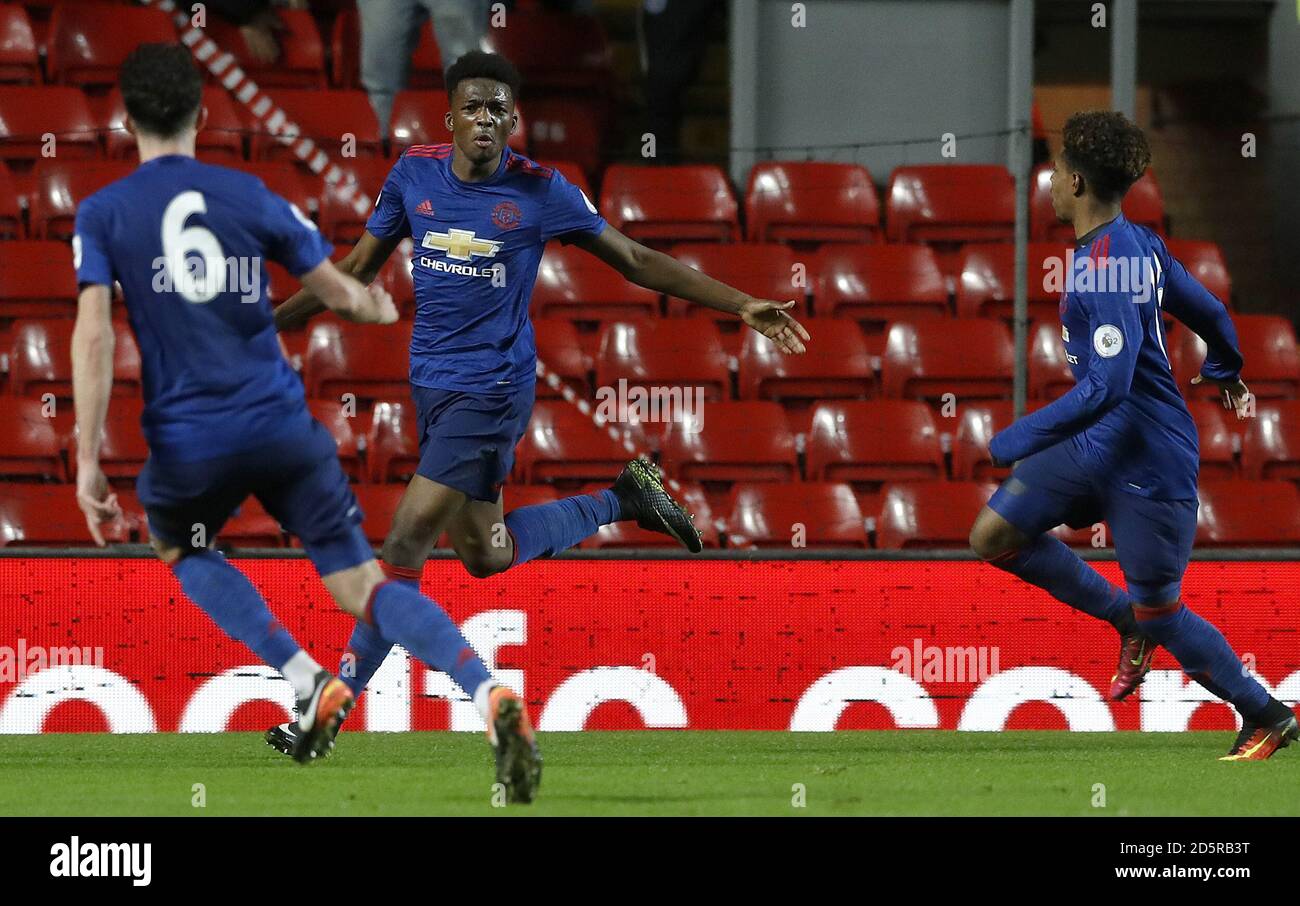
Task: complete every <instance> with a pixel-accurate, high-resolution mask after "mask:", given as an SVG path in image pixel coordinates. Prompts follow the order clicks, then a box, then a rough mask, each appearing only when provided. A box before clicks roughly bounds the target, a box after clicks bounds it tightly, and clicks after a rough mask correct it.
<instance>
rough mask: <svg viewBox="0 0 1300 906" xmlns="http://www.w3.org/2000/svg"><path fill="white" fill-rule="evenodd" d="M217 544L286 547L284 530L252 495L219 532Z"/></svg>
mask: <svg viewBox="0 0 1300 906" xmlns="http://www.w3.org/2000/svg"><path fill="white" fill-rule="evenodd" d="M217 542H218V543H219V544H222V545H230V546H231V547H284V546H285V540H284V529H282V528H281V527H280V523H278V522H276V521H275V517H274V516H272V515H271V514H270V513H268V512H267V511H266V508H265V507H263V506H262V504H261V503H260V502H259V501H258V499H257V498H256V497H253V496H251V495H250V496H249V497H247V498H246V499H245V500H244V502H243V503H241V504H240V505H239V508H238V509H237V510H235V512H234V513H232V514H231V516H230V518H229V519H227V520H226V524H225V525H223V526H222V527H221V529H220V531H218V532H217Z"/></svg>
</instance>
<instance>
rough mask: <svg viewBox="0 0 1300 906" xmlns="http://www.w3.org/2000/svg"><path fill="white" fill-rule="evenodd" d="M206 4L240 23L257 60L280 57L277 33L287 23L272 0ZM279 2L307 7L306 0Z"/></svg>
mask: <svg viewBox="0 0 1300 906" xmlns="http://www.w3.org/2000/svg"><path fill="white" fill-rule="evenodd" d="M207 5H208V10H209V11H210V12H212V13H213V14H214V15H217V16H220V17H221V18H222V19H225V20H226V21H227V22H230V23H231V24H233V25H238V26H239V31H240V34H242V35H243V36H244V43H245V44H247V45H248V52H249V53H250V54H251V55H252V56H253V59H255V60H257V62H259V63H263V64H267V65H269V64H271V63H274V62H275V61H276V60H278V59H280V42H279V41H278V40H277V39H276V37H275V33H276V32H277V31H283V30H284V23H283V22H281V21H280V20H279V18H278V17H277V16H276V15H275V10H273V9H272V8H271V0H207ZM279 5H280V6H285V7H288V8H289V9H306V8H307V0H283V2H281V3H280V4H279Z"/></svg>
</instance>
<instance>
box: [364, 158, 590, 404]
mask: <svg viewBox="0 0 1300 906" xmlns="http://www.w3.org/2000/svg"><path fill="white" fill-rule="evenodd" d="M451 155H452V146H451V145H449V144H448V145H415V146H413V147H411V148H408V149H407V150H406V152H405V153H404V154H403V155H402V157H401V158H400V159H399V160H398V161H397V163H396V164H395V165H394V166H393V169H392V171H391V172H390V173H389V174H388V178H387V179H386V180H385V182H384V187H383V190H382V191H381V192H380V194H379V199H378V201H377V202H376V204H375V210H374V212H373V213H372V214H371V215H370V219H369V221H368V222H367V224H366V229H367V230H368V231H369V232H370V233H372V234H373V235H375V236H377V237H379V238H381V239H391V238H394V237H399V236H400V237H403V238H404V237H407V236H410V237H411V239H412V241H413V243H414V249H413V251H412V254H411V259H412V280H413V283H414V287H415V306H416V309H415V325H414V328H413V330H412V333H411V365H410V375H411V383H412V384H415V385H417V386H420V387H430V388H434V389H438V390H459V391H464V392H470V393H485V392H492V391H498V392H499V391H502V390H505V389H510V388H514V387H520V386H526V385H530V384H532V383H533V382H534V381H535V380H536V367H537V346H536V343H535V341H534V339H533V326H532V322H531V321H529V319H528V301H529V298H530V297H531V296H532V291H533V282H534V281H535V280H536V278H537V266H538V264H539V263H540V262H541V259H542V251H543V249H544V248H545V245H546V243H547V241H548V240H550V239H553V238H555V237H557V236H559V237H563V236H565V235H566V234H572V233H590V234H599V233H600V232H601V230H603V229H604V228H605V219H604V218H603V217H601V216H600V214H599V213H598V212H597V211H596V207H595V205H593V204H592V203H591V199H589V198H587V196H586V194H585V193H583V191H582V190H581V189H579V188H578V187H577V186H575V185H573V184H572V183H571V182H569V181H568V180H566V179H565V178H564V177H563V176H561V175H560V174H559V173H558V172H556V171H555V170H552V169H551V168H549V167H543V166H540V165H539V164H536V163H534V162H533V161H531V160H529V159H528V158H526V157H523V156H521V155H518V154H515V153H514V152H513V151H511V150H510V149H508V148H507V149H506V150H505V151H504V152H503V153H502V155H501V163H500V165H499V166H498V168H497V171H496V173H495V174H493V176H492V177H491V178H489V179H486V180H483V181H482V182H463V181H462V180H461V179H460V178H459V177H457V176H456V174H455V173H453V172H452V169H451Z"/></svg>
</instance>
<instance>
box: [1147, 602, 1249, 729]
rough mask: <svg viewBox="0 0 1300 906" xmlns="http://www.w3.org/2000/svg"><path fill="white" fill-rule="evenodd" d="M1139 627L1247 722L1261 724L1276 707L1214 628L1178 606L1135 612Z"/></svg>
mask: <svg viewBox="0 0 1300 906" xmlns="http://www.w3.org/2000/svg"><path fill="white" fill-rule="evenodd" d="M1133 613H1134V614H1135V616H1136V617H1137V621H1138V626H1139V627H1140V628H1141V630H1142V633H1143V634H1144V635H1145V636H1147V638H1149V639H1151V640H1152V641H1154V642H1156V643H1158V644H1160V645H1162V646H1164V648H1165V650H1167V651H1168V652H1169V653H1170V654H1172V655H1173V656H1174V657H1175V658H1176V659H1177V661H1178V663H1179V664H1180V665H1181V666H1182V668H1183V672H1184V673H1186V674H1187V675H1188V676H1190V677H1191V678H1192V679H1194V680H1196V682H1198V683H1200V684H1201V685H1202V686H1204V687H1205V688H1206V689H1209V690H1210V691H1211V692H1213V693H1214V694H1215V695H1217V696H1218V697H1219V698H1222V699H1224V700H1226V701H1228V702H1229V703H1231V704H1232V706H1233V707H1235V708H1236V709H1237V710H1238V711H1239V712H1241V716H1242V717H1243V718H1245V719H1246V720H1251V721H1255V722H1257V723H1258V722H1260V721H1259V720H1258V718H1260V717H1261V715H1263V714H1264V712H1265V711H1266V710H1267V709H1268V706H1269V705H1270V704H1271V703H1272V700H1273V697H1272V696H1271V695H1269V694H1268V690H1267V689H1265V688H1264V687H1263V686H1261V685H1260V684H1259V681H1258V680H1256V679H1255V678H1254V677H1253V676H1251V675H1250V674H1249V673H1248V672H1247V671H1246V668H1245V667H1244V666H1242V663H1241V660H1240V659H1239V658H1238V657H1237V655H1236V654H1235V653H1233V650H1232V646H1231V645H1229V644H1228V640H1227V639H1225V638H1224V637H1223V633H1221V632H1219V630H1218V629H1216V628H1215V627H1214V624H1212V623H1210V622H1208V621H1206V620H1203V619H1201V617H1200V616H1198V615H1197V614H1195V613H1193V612H1192V611H1191V610H1190V609H1189V608H1187V607H1185V606H1183V604H1182V603H1178V604H1176V605H1173V606H1171V607H1158V608H1135V609H1134V611H1133Z"/></svg>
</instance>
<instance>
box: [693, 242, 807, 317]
mask: <svg viewBox="0 0 1300 906" xmlns="http://www.w3.org/2000/svg"><path fill="white" fill-rule="evenodd" d="M672 256H673V257H674V258H676V259H677V260H678V261H680V262H682V263H683V264H685V265H687V266H688V267H693V268H695V270H697V271H700V272H702V273H705V274H708V275H709V276H710V277H712V278H713V279H715V280H720V281H722V282H723V283H726V284H727V285H729V286H734V287H735V288H736V289H738V290H740V291H741V292H745V293H749V294H750V295H751V296H753V297H754V298H756V299H774V300H776V301H777V302H786V301H788V300H790V299H794V300H795V302H796V303H797V304H796V305H795V307H794V313H795V314H796V315H797V314H799V313H800V312H806V311H807V308H808V298H807V297H808V289H809V285H808V284H809V282H810V280H811V279H812V278H811V277H810V276H809V274H808V273H807V267H806V266H805V265H802V264H798V263H796V261H795V254H794V252H793V251H792V250H791V248H790V247H789V246H788V245H780V244H778V243H768V242H738V243H735V244H719V243H716V242H708V243H706V242H691V243H684V244H682V245H675V246H673V247H672ZM697 313H698V314H700V315H701V316H704V317H709V318H713V319H714V320H726V321H733V322H734V321H735V319H736V316H735V315H731V314H726V313H724V312H720V311H715V310H714V309H712V308H705V307H703V306H700V305H693V304H691V303H689V302H687V301H686V300H684V299H677V298H674V297H672V296H670V297H669V298H668V314H670V315H686V314H692V315H694V314H697Z"/></svg>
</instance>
